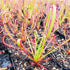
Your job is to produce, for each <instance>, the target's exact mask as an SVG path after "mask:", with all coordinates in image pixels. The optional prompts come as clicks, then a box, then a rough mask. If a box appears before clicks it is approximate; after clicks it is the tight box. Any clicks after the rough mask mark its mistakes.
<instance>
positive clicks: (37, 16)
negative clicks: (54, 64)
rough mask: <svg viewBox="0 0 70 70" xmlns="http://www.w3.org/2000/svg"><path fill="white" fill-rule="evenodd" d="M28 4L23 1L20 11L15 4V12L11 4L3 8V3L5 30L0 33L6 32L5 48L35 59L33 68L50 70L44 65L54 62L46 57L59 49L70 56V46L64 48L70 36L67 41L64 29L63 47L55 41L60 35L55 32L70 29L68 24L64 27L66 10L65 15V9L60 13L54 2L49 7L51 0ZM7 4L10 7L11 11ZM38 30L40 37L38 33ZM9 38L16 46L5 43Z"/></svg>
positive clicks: (3, 24)
mask: <svg viewBox="0 0 70 70" xmlns="http://www.w3.org/2000/svg"><path fill="white" fill-rule="evenodd" d="M25 3H26V1H25V0H24V1H23V4H22V5H21V6H20V7H21V8H19V6H18V8H16V7H15V5H14V9H13V8H12V7H11V6H10V5H9V3H8V2H6V4H5V5H4V2H3V1H2V11H4V12H2V13H1V18H2V19H1V22H2V23H1V24H2V26H3V29H2V30H1V31H0V33H1V32H3V33H4V36H3V39H2V41H3V43H4V44H5V45H6V46H8V47H10V48H13V49H17V50H18V51H20V52H21V53H22V54H23V55H25V56H27V57H28V58H29V59H30V60H32V63H33V65H37V66H40V67H42V68H44V69H45V70H47V68H46V67H44V66H43V65H42V63H43V62H46V61H48V60H50V59H51V58H47V56H48V55H49V54H51V53H53V52H55V51H56V50H57V49H58V48H61V49H62V50H63V51H65V52H66V53H67V54H70V50H69V47H67V48H68V51H66V50H65V49H64V48H63V47H62V46H63V45H64V44H67V42H69V41H70V37H68V38H66V34H65V30H64V31H63V32H64V35H65V40H64V41H63V42H62V43H60V44H59V43H57V41H56V40H55V38H56V37H57V36H58V35H57V34H56V33H55V32H56V30H57V29H59V27H62V28H64V29H65V27H66V26H67V24H66V25H64V26H62V23H63V22H64V21H65V18H66V17H68V16H67V11H66V12H65V14H64V9H65V8H63V6H62V7H61V9H60V11H58V8H57V5H55V4H53V3H52V4H49V1H48V0H46V1H44V0H43V1H40V0H39V1H38V2H37V1H36V0H34V1H32V0H30V3H29V4H26V5H25ZM7 5H8V6H9V7H8V8H7ZM16 5H18V4H16ZM6 8H7V10H6ZM61 12H62V13H61ZM58 15H59V16H58ZM68 25H69V24H68ZM66 28H67V27H66ZM39 31H40V32H41V34H39V33H40V32H39ZM6 37H9V39H11V42H13V43H14V44H16V46H15V45H11V44H9V43H7V42H6V40H5V38H6ZM25 43H26V44H27V47H26V45H25ZM51 43H52V45H51V46H50V47H49V46H48V45H49V44H51ZM19 48H20V49H19ZM45 51H46V52H45Z"/></svg>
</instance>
